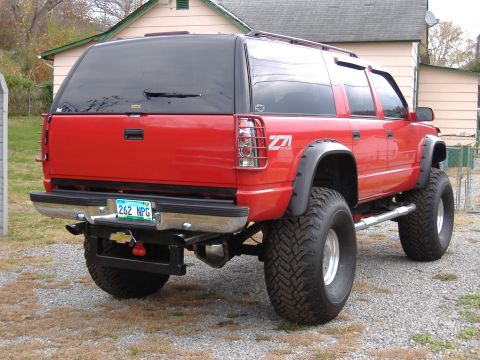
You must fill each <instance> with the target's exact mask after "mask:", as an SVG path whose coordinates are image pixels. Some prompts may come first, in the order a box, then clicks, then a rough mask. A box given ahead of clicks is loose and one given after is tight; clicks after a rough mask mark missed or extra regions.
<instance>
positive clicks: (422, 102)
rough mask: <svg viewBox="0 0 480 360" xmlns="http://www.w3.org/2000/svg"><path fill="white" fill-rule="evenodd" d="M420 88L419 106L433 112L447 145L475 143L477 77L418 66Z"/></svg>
mask: <svg viewBox="0 0 480 360" xmlns="http://www.w3.org/2000/svg"><path fill="white" fill-rule="evenodd" d="M419 85H420V87H419V99H418V101H419V106H426V107H431V108H432V109H433V111H434V112H435V121H434V123H435V126H437V127H439V128H440V130H441V131H442V136H443V138H444V140H445V142H446V143H447V145H451V146H452V145H457V144H462V145H468V144H473V143H475V133H476V128H477V97H478V75H477V74H473V73H465V72H461V71H454V70H448V69H441V68H434V67H430V66H425V65H420V84H419ZM459 134H464V135H467V137H465V136H458V135H459Z"/></svg>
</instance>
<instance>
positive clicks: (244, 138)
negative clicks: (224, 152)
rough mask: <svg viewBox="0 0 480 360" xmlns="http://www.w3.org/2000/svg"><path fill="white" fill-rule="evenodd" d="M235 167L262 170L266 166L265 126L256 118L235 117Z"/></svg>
mask: <svg viewBox="0 0 480 360" xmlns="http://www.w3.org/2000/svg"><path fill="white" fill-rule="evenodd" d="M236 121H237V159H238V162H237V165H238V167H239V168H242V169H263V168H265V167H266V166H267V136H266V132H265V124H264V123H263V120H262V119H261V118H260V117H258V116H250V115H249V116H243V115H239V116H237V117H236Z"/></svg>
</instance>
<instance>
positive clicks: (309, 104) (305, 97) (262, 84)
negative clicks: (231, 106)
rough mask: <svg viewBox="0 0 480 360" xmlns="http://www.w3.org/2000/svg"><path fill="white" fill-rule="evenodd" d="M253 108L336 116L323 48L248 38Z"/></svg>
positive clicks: (261, 110) (256, 110)
mask: <svg viewBox="0 0 480 360" xmlns="http://www.w3.org/2000/svg"><path fill="white" fill-rule="evenodd" d="M247 48H248V55H249V65H250V77H251V82H252V106H253V109H252V111H253V112H255V113H268V114H304V115H335V114H336V110H335V101H334V97H333V91H332V86H331V84H330V78H329V76H328V73H327V70H326V68H325V63H324V60H323V56H322V54H321V52H320V51H318V50H316V49H311V48H307V47H303V46H298V45H290V44H284V43H276V42H269V41H263V40H253V39H251V40H248V41H247Z"/></svg>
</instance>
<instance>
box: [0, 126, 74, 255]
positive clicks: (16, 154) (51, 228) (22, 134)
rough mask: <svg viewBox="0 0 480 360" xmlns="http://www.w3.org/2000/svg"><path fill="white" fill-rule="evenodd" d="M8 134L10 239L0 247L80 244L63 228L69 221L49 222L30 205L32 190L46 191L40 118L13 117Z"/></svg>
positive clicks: (54, 220) (52, 220) (55, 220)
mask: <svg viewBox="0 0 480 360" xmlns="http://www.w3.org/2000/svg"><path fill="white" fill-rule="evenodd" d="M8 121H9V134H8V147H9V153H8V156H9V158H8V172H9V173H8V187H9V189H8V191H9V194H8V208H9V214H8V216H9V219H8V237H7V238H6V239H3V241H1V242H0V244H2V245H1V246H2V247H4V246H6V247H9V248H11V246H12V244H15V245H17V246H32V245H46V244H52V243H57V242H66V241H67V242H68V241H74V242H80V239H75V237H73V236H72V235H70V234H69V233H68V232H67V231H66V230H65V228H64V224H66V223H67V221H63V220H58V219H49V218H46V217H44V216H41V215H40V214H38V213H37V212H36V211H35V209H34V207H33V205H32V203H31V202H30V198H29V195H28V194H29V192H30V191H42V190H43V174H42V165H41V163H39V162H36V161H35V158H38V157H40V150H39V149H40V144H39V143H38V141H39V140H40V137H41V135H40V132H41V125H42V119H41V118H40V117H10V118H9V119H8Z"/></svg>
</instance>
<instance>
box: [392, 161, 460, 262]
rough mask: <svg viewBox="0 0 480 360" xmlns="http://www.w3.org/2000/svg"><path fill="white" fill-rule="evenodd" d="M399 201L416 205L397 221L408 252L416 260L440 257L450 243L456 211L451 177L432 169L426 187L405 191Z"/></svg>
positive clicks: (402, 242) (403, 244) (401, 238)
mask: <svg viewBox="0 0 480 360" xmlns="http://www.w3.org/2000/svg"><path fill="white" fill-rule="evenodd" d="M399 200H401V201H403V202H409V203H413V204H415V205H416V207H417V210H416V211H414V212H413V213H411V214H409V215H407V216H402V217H400V218H399V220H398V232H399V235H400V242H401V244H402V248H403V250H404V251H405V254H407V256H408V257H409V258H411V259H413V260H417V261H432V260H437V259H440V258H441V257H442V256H443V254H445V252H446V251H447V249H448V246H449V245H450V240H451V238H452V232H453V220H454V214H455V204H454V198H453V190H452V186H451V184H450V180H449V179H448V176H447V175H446V174H445V173H444V172H443V171H441V170H438V169H435V168H433V169H432V170H431V172H430V182H429V183H428V185H427V186H426V187H425V188H423V189H418V190H413V191H409V192H407V193H404V194H402V195H401V196H400V197H399Z"/></svg>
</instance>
